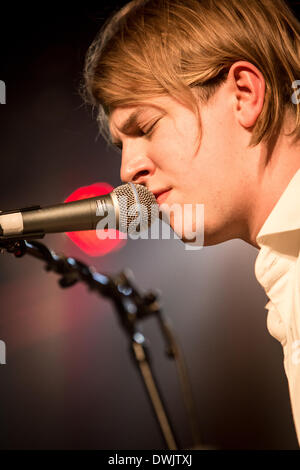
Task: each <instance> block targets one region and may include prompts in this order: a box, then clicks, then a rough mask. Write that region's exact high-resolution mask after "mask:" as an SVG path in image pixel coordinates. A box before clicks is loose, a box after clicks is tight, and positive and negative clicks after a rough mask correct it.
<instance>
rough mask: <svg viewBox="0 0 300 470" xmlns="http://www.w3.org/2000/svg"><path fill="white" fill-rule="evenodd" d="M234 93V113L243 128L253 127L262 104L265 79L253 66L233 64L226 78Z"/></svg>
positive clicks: (243, 63) (248, 63)
mask: <svg viewBox="0 0 300 470" xmlns="http://www.w3.org/2000/svg"><path fill="white" fill-rule="evenodd" d="M227 79H228V81H229V84H230V87H231V89H232V90H233V93H234V112H235V114H236V117H237V120H238V122H239V123H240V124H241V126H243V127H244V128H249V127H252V126H254V124H255V123H256V120H257V119H258V117H259V115H260V113H261V111H262V108H263V104H264V97H265V79H264V77H263V75H262V73H261V72H260V71H259V70H258V68H257V67H255V65H253V64H251V63H250V62H246V61H238V62H235V63H234V64H233V65H232V66H231V68H230V70H229V72H228V77H227Z"/></svg>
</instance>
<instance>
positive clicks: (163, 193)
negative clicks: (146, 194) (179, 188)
mask: <svg viewBox="0 0 300 470" xmlns="http://www.w3.org/2000/svg"><path fill="white" fill-rule="evenodd" d="M152 192H153V194H154V196H155V199H156V202H157V204H158V205H159V206H160V205H161V204H162V203H163V202H164V201H165V200H166V199H167V197H168V196H169V193H170V192H171V188H167V189H162V190H160V191H152Z"/></svg>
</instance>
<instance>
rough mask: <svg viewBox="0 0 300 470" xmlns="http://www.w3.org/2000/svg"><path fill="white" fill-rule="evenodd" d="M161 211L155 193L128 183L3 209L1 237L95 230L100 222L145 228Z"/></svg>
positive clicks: (126, 229) (122, 228)
mask: <svg viewBox="0 0 300 470" xmlns="http://www.w3.org/2000/svg"><path fill="white" fill-rule="evenodd" d="M158 215H159V208H158V204H157V202H156V199H155V196H154V194H152V193H151V192H150V191H148V189H147V188H145V186H142V185H141V184H133V183H127V184H123V185H121V186H118V187H117V188H115V189H114V190H113V191H112V192H110V193H109V194H105V195H101V196H96V197H91V198H88V199H81V200H79V201H72V202H66V203H60V204H56V205H53V206H47V207H44V208H41V207H40V206H34V207H27V208H26V207H25V208H23V209H18V210H11V211H5V212H1V211H0V237H1V238H2V239H3V238H8V239H9V238H26V237H27V238H28V237H31V238H34V237H36V238H39V237H43V236H44V235H45V234H46V233H58V232H73V231H80V230H95V229H96V228H97V225H98V224H99V222H101V228H102V229H104V228H113V229H117V230H119V231H120V232H125V233H131V232H133V231H135V230H137V223H138V225H139V229H140V231H143V230H146V229H147V228H148V227H149V226H150V225H151V224H152V222H154V220H156V219H157V217H158ZM105 222H107V224H106V226H102V225H103V224H104V223H105ZM107 225H108V226H107Z"/></svg>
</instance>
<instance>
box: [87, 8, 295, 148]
mask: <svg viewBox="0 0 300 470" xmlns="http://www.w3.org/2000/svg"><path fill="white" fill-rule="evenodd" d="M239 60H244V61H249V62H251V63H252V64H254V65H255V66H256V67H257V68H258V69H259V70H260V72H261V73H262V74H263V76H264V79H265V84H266V88H265V98H264V104H263V109H262V111H261V113H260V115H259V117H258V119H257V121H256V123H255V126H254V128H253V131H252V137H251V141H250V145H257V144H258V143H259V142H261V141H268V139H269V138H271V137H272V136H273V134H274V133H276V132H277V131H278V129H281V127H282V125H283V120H284V116H285V112H286V111H287V109H289V110H292V112H293V115H295V128H294V129H293V131H292V132H291V134H290V135H295V137H296V138H299V137H300V103H299V102H298V101H300V100H298V101H297V102H296V103H295V104H294V103H293V102H292V100H291V96H292V94H293V88H292V84H293V83H294V82H295V81H296V80H297V79H299V80H300V23H299V22H298V20H297V19H296V18H295V16H294V15H293V13H292V12H291V10H290V9H289V7H288V6H287V4H286V3H285V2H284V0H230V1H228V0H184V1H180V0H133V1H131V2H130V3H128V4H126V5H125V6H124V7H123V8H122V9H120V10H119V11H117V12H115V13H114V14H113V15H112V16H111V17H110V18H109V19H108V21H107V22H106V23H105V24H104V26H103V27H102V28H101V30H100V31H99V33H98V35H97V36H96V38H95V39H94V41H93V43H92V44H91V46H90V47H89V49H88V52H87V55H86V61H85V68H84V75H83V79H84V80H83V82H82V85H81V88H80V93H81V96H82V97H83V99H84V101H85V102H86V103H89V104H91V105H92V106H93V107H96V108H97V111H98V114H97V120H98V123H99V130H100V133H101V134H102V135H103V137H104V138H105V139H106V140H107V141H108V142H109V141H110V132H109V126H108V118H109V116H110V113H111V112H112V111H113V110H114V109H115V108H116V107H119V106H130V105H136V104H138V103H139V102H142V101H143V100H145V99H151V98H153V97H157V96H160V95H165V94H169V95H171V96H172V97H174V98H176V99H178V100H179V101H180V102H182V103H184V104H185V105H186V106H188V107H189V108H190V109H192V110H193V111H195V113H197V115H198V117H199V113H198V106H197V99H196V95H195V93H193V92H192V91H193V89H194V91H195V90H196V91H197V96H198V98H200V100H201V101H202V102H204V103H206V102H207V101H208V100H209V99H210V97H211V96H212V95H213V94H214V92H215V91H216V89H217V88H218V87H219V86H220V85H221V84H222V83H223V82H224V80H225V79H226V77H227V74H228V71H229V69H230V67H231V65H232V64H233V63H235V62H236V61H239Z"/></svg>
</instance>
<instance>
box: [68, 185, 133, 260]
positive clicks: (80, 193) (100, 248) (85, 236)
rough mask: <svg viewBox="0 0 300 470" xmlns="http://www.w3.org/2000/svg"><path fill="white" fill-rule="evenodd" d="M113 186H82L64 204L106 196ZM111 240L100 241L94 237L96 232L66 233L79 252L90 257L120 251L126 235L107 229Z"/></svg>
mask: <svg viewBox="0 0 300 470" xmlns="http://www.w3.org/2000/svg"><path fill="white" fill-rule="evenodd" d="M113 189H114V188H113V186H111V185H110V184H108V183H94V184H91V185H89V186H82V187H81V188H78V189H76V190H75V191H74V192H73V193H72V194H71V195H70V196H69V197H67V199H66V200H65V202H71V201H79V200H80V199H87V198H89V197H95V196H101V195H103V194H108V193H110V192H111V191H112V190H113ZM105 232H109V233H110V234H111V235H112V236H113V239H112V238H106V239H104V240H100V239H99V238H98V237H97V235H96V230H82V231H79V232H67V235H68V237H69V238H70V239H71V240H72V241H73V242H74V243H75V245H77V246H78V247H79V248H80V250H82V251H84V252H85V253H87V254H88V255H90V256H103V255H106V254H107V253H110V252H112V251H115V250H120V249H121V248H122V247H123V246H124V245H125V244H126V239H127V235H126V234H124V233H121V232H119V231H118V230H113V229H108V230H107V231H105Z"/></svg>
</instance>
